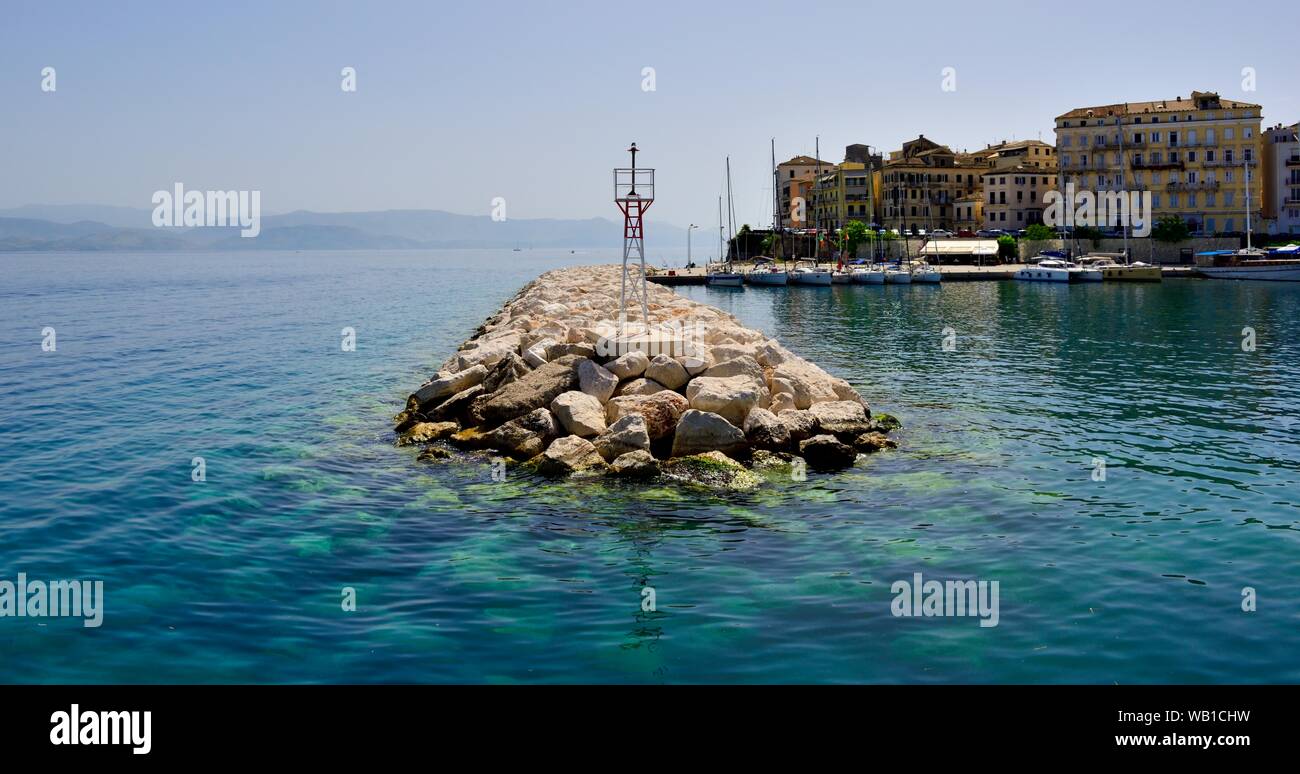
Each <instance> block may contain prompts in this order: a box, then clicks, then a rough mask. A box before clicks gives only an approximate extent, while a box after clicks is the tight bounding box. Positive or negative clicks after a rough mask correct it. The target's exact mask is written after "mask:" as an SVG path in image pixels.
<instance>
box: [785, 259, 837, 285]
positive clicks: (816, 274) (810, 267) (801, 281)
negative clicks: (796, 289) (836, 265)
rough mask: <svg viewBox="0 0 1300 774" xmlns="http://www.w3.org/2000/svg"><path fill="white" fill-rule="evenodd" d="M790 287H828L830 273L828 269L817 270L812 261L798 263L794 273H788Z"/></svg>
mask: <svg viewBox="0 0 1300 774" xmlns="http://www.w3.org/2000/svg"><path fill="white" fill-rule="evenodd" d="M790 284H791V285H829V284H831V273H830V270H828V269H819V268H817V264H815V263H813V262H812V261H799V262H798V263H797V264H795V269H794V271H792V272H790Z"/></svg>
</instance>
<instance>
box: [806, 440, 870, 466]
mask: <svg viewBox="0 0 1300 774" xmlns="http://www.w3.org/2000/svg"><path fill="white" fill-rule="evenodd" d="M799 455H800V456H801V457H803V458H804V460H805V461H807V463H808V467H810V468H812V469H813V470H840V469H842V468H847V467H849V466H851V465H852V464H853V463H854V462H855V461H856V460H857V458H858V452H857V451H856V450H855V449H854V448H853V447H852V446H849V445H848V444H846V443H843V442H842V441H840V440H839V439H838V438H836V437H835V436H833V435H829V434H826V435H815V436H813V437H812V438H809V439H808V440H806V441H803V442H802V443H800V444H799Z"/></svg>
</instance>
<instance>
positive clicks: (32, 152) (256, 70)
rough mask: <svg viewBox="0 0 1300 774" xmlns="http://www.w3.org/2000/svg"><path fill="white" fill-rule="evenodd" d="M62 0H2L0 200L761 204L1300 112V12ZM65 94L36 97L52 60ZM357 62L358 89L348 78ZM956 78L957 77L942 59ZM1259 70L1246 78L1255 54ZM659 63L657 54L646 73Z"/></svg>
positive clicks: (1097, 5) (521, 210) (514, 207)
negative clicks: (979, 161)
mask: <svg viewBox="0 0 1300 774" xmlns="http://www.w3.org/2000/svg"><path fill="white" fill-rule="evenodd" d="M1064 7H1065V6H1062V5H1060V4H1058V3H1041V4H1040V3H1025V2H1018V3H1010V2H1008V3H1002V2H993V1H991V0H989V1H986V2H980V3H972V2H950V1H949V0H938V1H935V0H931V2H927V3H924V4H915V3H897V2H894V3H874V2H799V3H791V2H773V3H768V2H755V1H753V0H746V1H745V2H713V3H703V2H649V3H646V2H638V3H630V2H618V1H617V0H601V1H600V2H589V3H578V2H544V3H539V2H515V1H514V0H508V1H500V0H497V1H493V0H488V1H487V2H481V1H478V0H475V1H473V2H454V3H452V2H440V1H437V0H435V1H432V2H369V3H357V2H347V3H344V2H292V1H290V0H275V2H219V3H174V2H170V3H163V2H156V3H155V2H143V1H142V2H124V3H104V2H60V1H59V0H39V1H32V2H29V1H27V0H5V3H4V7H3V11H0V208H7V207H15V206H20V205H23V204H110V205H119V206H128V207H137V208H140V209H151V208H152V204H151V197H152V195H153V192H155V191H158V190H163V189H168V190H169V189H170V188H171V186H172V184H173V183H174V182H181V183H182V184H183V185H185V186H186V187H187V188H193V189H205V190H208V189H220V190H259V191H261V192H262V194H261V195H262V208H263V210H264V211H265V212H289V211H293V210H298V209H309V210H318V211H357V210H385V209H440V210H448V211H451V212H458V213H464V214H471V215H475V214H481V215H488V214H491V211H492V206H493V200H494V199H495V198H497V197H501V198H503V199H504V200H505V204H506V214H507V217H510V218H590V217H598V216H603V217H608V218H615V217H618V210H617V209H616V207H615V205H614V203H613V201H612V197H613V191H612V181H611V171H610V170H611V169H612V168H613V167H616V166H626V165H627V161H628V156H627V154H626V152H625V151H626V149H627V147H628V145H629V144H630V143H632V142H636V143H637V145H638V147H639V148H640V149H641V150H642V153H641V154H640V155H639V156H638V164H639V165H643V166H652V167H655V168H656V181H657V191H656V202H655V204H654V207H653V208H652V209H651V210H650V212H649V213H648V214H647V219H648V220H650V221H653V220H654V219H662V220H664V221H667V222H670V223H674V224H676V225H678V226H686V225H687V224H688V223H696V224H700V225H702V226H704V227H705V228H716V225H717V207H718V201H717V197H718V195H719V194H720V193H722V192H723V185H724V163H725V161H724V160H725V158H726V157H727V156H728V155H730V157H731V167H732V181H733V192H734V195H735V207H736V213H737V217H738V219H739V220H740V222H742V223H750V224H753V225H755V226H759V225H767V224H769V223H770V222H771V215H772V213H771V211H772V205H771V201H772V198H771V172H770V149H769V142H770V141H771V140H773V139H775V142H776V156H777V160H778V161H781V160H784V159H785V158H788V157H790V156H793V155H795V154H800V153H805V154H809V155H811V154H812V153H813V150H814V146H815V141H816V138H817V137H818V136H820V144H821V149H822V158H824V159H827V160H829V161H840V160H842V158H843V154H844V146H846V145H848V144H851V143H865V144H868V145H871V146H873V147H875V148H881V149H884V150H885V151H888V150H892V149H897V148H899V147H900V146H901V144H902V142H904V141H905V140H908V139H912V138H915V137H916V136H917V135H918V134H922V133H923V134H925V135H926V136H927V137H929V138H931V139H934V140H937V141H939V142H941V143H944V144H947V145H950V146H952V147H953V148H954V149H974V148H976V147H982V146H984V145H986V144H988V143H994V142H998V141H1000V140H1003V139H1007V140H1011V139H1032V138H1041V139H1043V140H1044V141H1046V142H1053V141H1054V136H1053V134H1052V126H1053V118H1054V117H1055V116H1056V115H1059V114H1060V113H1063V112H1065V111H1067V110H1069V109H1071V108H1075V107H1082V106H1087V105H1098V104H1109V103H1114V102H1123V101H1143V100H1151V99H1165V98H1173V97H1176V96H1187V95H1188V94H1189V93H1190V92H1191V91H1193V90H1201V91H1218V92H1220V94H1222V96H1224V97H1225V98H1230V99H1239V100H1244V101H1248V102H1255V103H1258V104H1262V105H1263V106H1264V121H1265V125H1272V124H1275V123H1279V122H1280V123H1294V122H1296V121H1297V120H1300V100H1298V96H1300V91H1298V90H1297V88H1296V87H1297V74H1298V73H1297V67H1296V64H1295V59H1294V50H1295V49H1294V45H1293V42H1294V35H1295V30H1296V29H1298V28H1300V24H1298V23H1300V4H1286V3H1274V4H1253V5H1235V6H1233V5H1225V4H1223V3H1217V2H1201V1H1200V0H1185V1H1184V2H1179V3H1172V4H1170V3H1134V2H1131V1H1129V2H1110V0H1093V1H1092V2H1088V3H1082V4H1078V3H1076V4H1073V5H1072V6H1069V7H1070V8H1072V9H1074V11H1075V12H1074V13H1070V14H1065V13H1062V9H1063V8H1064ZM45 67H53V68H54V69H55V74H56V75H55V77H56V90H55V91H53V92H46V91H42V89H41V84H42V69H43V68H45ZM345 67H352V68H355V70H356V90H355V91H354V92H345V91H344V90H343V89H342V88H340V86H341V83H342V81H343V76H342V74H341V71H342V70H343V68H345ZM949 67H951V68H953V69H954V70H955V74H956V79H955V86H956V88H955V90H951V91H945V90H944V89H943V88H942V86H943V79H944V69H945V68H949ZM1245 67H1252V68H1254V70H1255V73H1256V82H1255V85H1256V90H1255V91H1252V92H1246V91H1243V89H1242V85H1243V83H1242V81H1243V77H1242V69H1243V68H1245ZM645 68H653V71H654V72H653V79H654V83H653V90H647V89H646V88H645V87H646V85H647V82H646V76H645V75H644V74H643V73H644V72H645Z"/></svg>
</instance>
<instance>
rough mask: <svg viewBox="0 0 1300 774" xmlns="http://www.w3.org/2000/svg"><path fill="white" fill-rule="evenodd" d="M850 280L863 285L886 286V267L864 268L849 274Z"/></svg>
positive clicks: (877, 265) (876, 265)
mask: <svg viewBox="0 0 1300 774" xmlns="http://www.w3.org/2000/svg"><path fill="white" fill-rule="evenodd" d="M849 276H850V278H851V279H852V280H853V281H854V282H856V283H858V284H861V285H883V284H885V267H884V266H881V265H880V264H875V265H872V266H862V267H859V268H856V269H854V270H853V271H851V272H849Z"/></svg>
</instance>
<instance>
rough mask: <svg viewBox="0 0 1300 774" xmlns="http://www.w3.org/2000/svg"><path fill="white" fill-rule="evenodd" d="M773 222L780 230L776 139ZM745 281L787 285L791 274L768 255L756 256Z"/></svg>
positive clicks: (773, 166) (773, 149) (776, 229)
mask: <svg viewBox="0 0 1300 774" xmlns="http://www.w3.org/2000/svg"><path fill="white" fill-rule="evenodd" d="M772 184H773V192H772V224H773V231H774V232H779V231H780V223H781V204H780V202H781V197H780V196H778V195H777V193H776V191H777V189H776V184H777V179H776V140H773V141H772ZM745 281H746V282H748V283H749V284H751V285H785V284H787V283H788V282H789V281H790V274H789V272H787V271H786V270H785V269H782V268H780V267H779V266H777V265H776V261H774V260H773V259H772V258H770V257H768V256H766V255H758V256H755V257H754V266H753V268H751V269H750V270H749V272H748V273H746V274H745Z"/></svg>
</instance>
